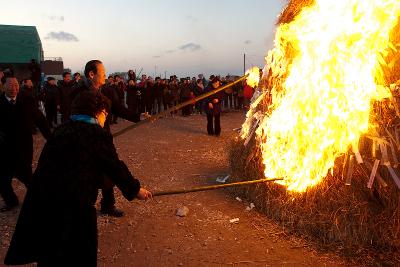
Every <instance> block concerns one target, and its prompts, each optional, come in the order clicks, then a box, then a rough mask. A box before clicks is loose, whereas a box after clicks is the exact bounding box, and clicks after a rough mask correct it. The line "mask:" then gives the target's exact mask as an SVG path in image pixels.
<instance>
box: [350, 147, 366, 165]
mask: <svg viewBox="0 0 400 267" xmlns="http://www.w3.org/2000/svg"><path fill="white" fill-rule="evenodd" d="M351 147H352V150H353V153H354V155H355V156H356V159H357V163H358V164H362V163H364V162H363V159H362V157H361V154H360V151H359V150H358V144H353V145H352V146H351Z"/></svg>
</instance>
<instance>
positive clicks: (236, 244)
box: [0, 112, 351, 266]
mask: <svg viewBox="0 0 400 267" xmlns="http://www.w3.org/2000/svg"><path fill="white" fill-rule="evenodd" d="M244 117H245V114H244V113H243V112H230V113H224V114H223V116H222V118H221V121H222V123H221V124H222V135H221V136H220V137H213V136H208V135H207V134H206V129H205V128H206V127H205V126H206V125H205V124H206V118H205V117H204V116H202V115H193V116H190V117H180V116H177V117H174V118H171V117H169V118H164V119H161V120H159V121H157V122H155V123H153V124H146V125H142V126H140V127H138V128H136V129H134V130H132V131H131V132H129V133H127V134H125V135H122V136H120V137H118V138H116V139H115V140H114V143H115V145H116V146H117V148H118V152H119V155H120V158H121V159H123V160H124V161H125V162H126V164H127V165H128V167H129V168H130V170H131V171H132V173H133V174H134V175H135V176H136V177H137V178H138V179H140V180H141V183H142V185H143V186H144V187H146V188H147V189H149V190H151V191H157V190H168V189H177V188H190V187H194V186H202V185H211V184H216V181H215V180H216V179H217V178H218V177H224V176H226V175H227V174H229V167H228V161H227V153H226V152H227V145H228V144H229V140H230V138H231V137H232V136H233V134H234V132H233V130H232V129H234V128H238V127H240V125H241V123H242V122H243V120H244ZM127 125H129V123H128V122H125V121H122V120H120V122H119V123H118V124H117V125H116V126H113V130H114V131H115V130H117V129H120V128H122V127H124V126H127ZM42 146H43V139H42V138H41V137H40V135H37V136H35V159H34V166H35V164H36V162H37V158H38V155H39V153H40V150H41V148H42ZM228 181H229V180H228ZM14 188H16V191H17V192H18V194H19V196H20V197H21V198H22V197H23V195H24V192H25V189H24V188H23V186H21V184H19V183H18V182H14ZM116 191H117V193H116V195H117V206H118V208H121V209H123V210H124V211H125V216H124V217H123V218H111V217H108V216H102V215H100V214H99V216H98V228H99V252H98V266H349V265H351V264H350V263H346V262H345V261H344V260H343V259H341V258H339V257H337V256H335V255H334V254H326V253H322V252H318V251H317V249H316V247H314V246H313V245H312V244H309V243H307V242H306V241H305V240H304V239H302V238H299V237H295V236H291V235H288V234H287V233H286V232H285V231H284V230H283V229H282V228H281V227H280V226H278V225H277V224H276V223H274V222H273V221H271V220H269V219H268V218H266V217H265V216H264V215H262V214H260V213H258V212H257V207H256V208H255V209H253V210H251V211H247V210H246V207H248V206H249V204H250V203H247V202H246V201H245V200H241V201H240V199H237V198H236V196H235V195H231V194H229V193H228V192H227V191H225V190H220V191H208V192H199V193H192V194H186V195H175V196H163V197H157V198H155V199H154V200H152V201H149V202H147V203H146V202H140V201H133V202H128V201H127V200H125V199H123V198H122V196H121V194H120V192H119V191H118V190H117V189H116ZM99 199H100V194H99ZM1 205H3V202H2V200H0V206H1ZM183 206H186V207H187V208H188V209H189V212H188V214H187V216H186V217H178V216H176V210H177V209H178V208H180V207H183ZM18 212H19V210H16V211H12V212H8V213H0V262H3V259H4V255H5V253H6V250H7V247H8V245H9V242H10V238H11V235H12V232H13V228H14V225H15V222H16V219H17V216H18ZM232 219H238V221H237V222H235V223H232V222H230V220H232ZM0 266H3V265H1V264H0Z"/></svg>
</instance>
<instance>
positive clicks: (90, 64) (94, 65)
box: [85, 59, 103, 78]
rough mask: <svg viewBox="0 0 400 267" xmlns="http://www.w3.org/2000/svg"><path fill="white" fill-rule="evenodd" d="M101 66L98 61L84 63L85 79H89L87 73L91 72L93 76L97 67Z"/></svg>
mask: <svg viewBox="0 0 400 267" xmlns="http://www.w3.org/2000/svg"><path fill="white" fill-rule="evenodd" d="M99 64H103V62H101V61H100V60H97V59H94V60H90V61H89V62H88V63H86V66H85V77H86V78H89V72H91V71H93V73H94V74H96V73H97V65H99Z"/></svg>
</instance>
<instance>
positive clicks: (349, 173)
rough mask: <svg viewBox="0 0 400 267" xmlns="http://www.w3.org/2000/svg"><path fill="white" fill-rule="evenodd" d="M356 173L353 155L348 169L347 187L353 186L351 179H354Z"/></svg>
mask: <svg viewBox="0 0 400 267" xmlns="http://www.w3.org/2000/svg"><path fill="white" fill-rule="evenodd" d="M353 171H354V156H353V155H351V156H350V159H349V168H348V169H347V178H346V185H351V178H352V177H353Z"/></svg>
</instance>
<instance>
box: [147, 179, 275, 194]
mask: <svg viewBox="0 0 400 267" xmlns="http://www.w3.org/2000/svg"><path fill="white" fill-rule="evenodd" d="M281 180H283V178H274V179H260V180H253V181H244V182H237V183H229V184H221V185H211V186H203V187H194V188H191V189H177V190H170V191H158V192H154V193H153V197H157V196H166V195H179V194H187V193H192V192H199V191H208V190H217V189H222V188H228V187H235V186H244V185H252V184H260V183H267V182H274V181H281Z"/></svg>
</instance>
